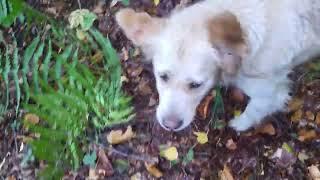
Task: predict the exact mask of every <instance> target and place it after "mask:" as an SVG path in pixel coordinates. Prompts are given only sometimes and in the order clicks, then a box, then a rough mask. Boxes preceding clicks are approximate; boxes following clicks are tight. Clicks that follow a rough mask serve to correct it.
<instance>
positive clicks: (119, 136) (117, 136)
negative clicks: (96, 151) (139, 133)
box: [107, 126, 135, 144]
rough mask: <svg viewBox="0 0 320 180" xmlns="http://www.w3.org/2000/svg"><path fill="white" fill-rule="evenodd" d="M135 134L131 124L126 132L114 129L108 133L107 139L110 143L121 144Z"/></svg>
mask: <svg viewBox="0 0 320 180" xmlns="http://www.w3.org/2000/svg"><path fill="white" fill-rule="evenodd" d="M134 136H135V134H134V133H133V131H132V128H131V126H128V128H127V130H126V132H125V133H123V132H122V130H112V131H111V132H110V133H109V134H108V135H107V140H108V142H109V143H110V144H120V143H122V142H125V141H129V140H130V139H131V138H133V137H134Z"/></svg>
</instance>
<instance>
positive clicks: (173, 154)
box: [162, 146, 178, 161]
mask: <svg viewBox="0 0 320 180" xmlns="http://www.w3.org/2000/svg"><path fill="white" fill-rule="evenodd" d="M162 153H163V156H164V157H165V158H166V159H167V160H169V161H174V160H177V159H178V151H177V148H176V147H174V146H173V147H169V148H167V149H165V150H164V151H163V152H162Z"/></svg>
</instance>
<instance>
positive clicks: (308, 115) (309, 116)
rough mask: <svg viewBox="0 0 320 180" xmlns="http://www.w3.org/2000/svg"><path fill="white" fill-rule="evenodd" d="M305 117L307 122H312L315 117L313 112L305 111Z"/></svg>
mask: <svg viewBox="0 0 320 180" xmlns="http://www.w3.org/2000/svg"><path fill="white" fill-rule="evenodd" d="M306 117H307V119H308V120H310V121H314V118H315V115H314V114H313V112H311V111H307V112H306Z"/></svg>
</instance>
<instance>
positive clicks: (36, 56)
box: [32, 42, 44, 94]
mask: <svg viewBox="0 0 320 180" xmlns="http://www.w3.org/2000/svg"><path fill="white" fill-rule="evenodd" d="M43 50H44V42H42V43H41V44H40V45H39V47H38V49H37V51H36V52H35V53H34V55H33V63H32V64H33V67H32V77H33V84H34V89H35V94H38V93H39V92H40V88H39V80H38V79H39V65H38V61H39V59H40V57H41V56H42V54H43Z"/></svg>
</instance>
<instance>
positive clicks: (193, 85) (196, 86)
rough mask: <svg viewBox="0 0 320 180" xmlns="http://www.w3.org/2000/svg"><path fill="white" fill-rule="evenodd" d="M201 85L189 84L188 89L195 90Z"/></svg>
mask: <svg viewBox="0 0 320 180" xmlns="http://www.w3.org/2000/svg"><path fill="white" fill-rule="evenodd" d="M201 85H202V83H196V82H192V83H189V89H197V88H199V87H200V86H201Z"/></svg>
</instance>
